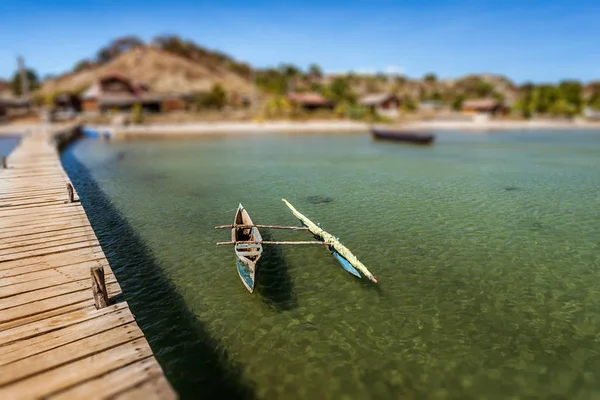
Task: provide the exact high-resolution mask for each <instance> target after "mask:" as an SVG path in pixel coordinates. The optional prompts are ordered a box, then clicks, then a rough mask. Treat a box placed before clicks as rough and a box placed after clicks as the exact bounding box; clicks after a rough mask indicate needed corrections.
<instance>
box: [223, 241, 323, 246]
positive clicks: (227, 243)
mask: <svg viewBox="0 0 600 400" xmlns="http://www.w3.org/2000/svg"><path fill="white" fill-rule="evenodd" d="M237 243H241V244H320V245H321V246H324V245H325V246H327V243H323V242H317V241H312V242H270V241H269V242H217V246H225V245H232V244H237Z"/></svg>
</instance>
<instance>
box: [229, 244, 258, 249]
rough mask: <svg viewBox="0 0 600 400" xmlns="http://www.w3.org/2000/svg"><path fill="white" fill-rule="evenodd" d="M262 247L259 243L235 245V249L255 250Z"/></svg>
mask: <svg viewBox="0 0 600 400" xmlns="http://www.w3.org/2000/svg"><path fill="white" fill-rule="evenodd" d="M259 247H262V245H261V244H260V243H237V244H236V245H235V248H236V249H257V248H259Z"/></svg>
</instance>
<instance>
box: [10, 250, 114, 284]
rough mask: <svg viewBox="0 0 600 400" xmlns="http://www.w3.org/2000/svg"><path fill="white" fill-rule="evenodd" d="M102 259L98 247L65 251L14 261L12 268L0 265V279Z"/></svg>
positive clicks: (102, 255) (102, 254)
mask: <svg viewBox="0 0 600 400" xmlns="http://www.w3.org/2000/svg"><path fill="white" fill-rule="evenodd" d="M104 259H105V257H104V253H103V252H102V248H101V247H100V246H95V247H90V248H88V247H85V248H82V249H75V250H70V251H65V252H61V253H58V254H50V255H46V256H39V257H32V258H28V259H26V260H18V261H15V262H14V266H13V267H12V268H11V264H12V263H5V264H0V279H2V278H7V277H9V276H16V275H22V274H27V273H31V272H35V271H41V270H44V269H48V268H58V267H62V266H67V265H72V264H79V263H84V262H89V261H97V260H104Z"/></svg>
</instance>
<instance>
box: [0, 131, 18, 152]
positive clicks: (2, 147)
mask: <svg viewBox="0 0 600 400" xmlns="http://www.w3.org/2000/svg"><path fill="white" fill-rule="evenodd" d="M17 143H19V136H17V135H15V136H2V135H0V157H6V156H8V155H9V154H10V152H11V151H12V150H13V149H14V148H15V147H16V146H17Z"/></svg>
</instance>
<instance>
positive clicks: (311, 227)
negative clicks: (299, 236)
mask: <svg viewBox="0 0 600 400" xmlns="http://www.w3.org/2000/svg"><path fill="white" fill-rule="evenodd" d="M281 200H282V201H283V202H284V203H285V205H286V206H288V207H289V209H290V210H292V214H294V216H295V217H296V218H298V219H299V220H300V222H301V223H302V225H303V226H305V227H306V228H307V229H308V231H309V232H310V233H311V234H312V235H313V237H314V238H315V239H317V240H318V241H321V242H323V243H324V244H325V245H326V246H327V248H328V250H329V251H330V252H331V254H332V255H333V257H334V258H335V259H336V260H337V261H338V262H339V263H340V264H341V265H342V268H344V269H345V270H346V271H348V272H349V273H351V274H352V275H355V276H357V277H359V278H361V275H360V272H362V273H363V274H364V275H365V276H366V277H367V278H369V279H370V280H371V281H373V282H375V283H377V279H376V278H375V276H373V274H372V273H371V272H370V271H369V270H368V269H367V267H365V266H364V264H363V263H361V262H360V261H359V260H358V258H356V256H355V255H354V254H352V252H351V251H350V250H349V249H348V248H347V247H346V246H344V245H343V244H342V243H340V241H339V240H338V239H337V238H336V237H334V236H333V235H331V234H330V233H328V232H325V231H324V230H323V229H321V227H320V226H318V225H316V224H315V223H314V222H312V221H311V220H310V219H308V218H307V217H305V216H304V215H303V214H301V213H300V212H299V211H298V210H296V209H295V208H294V206H292V205H291V204H290V203H288V202H287V200H286V199H281ZM359 271H360V272H359Z"/></svg>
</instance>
